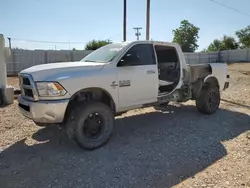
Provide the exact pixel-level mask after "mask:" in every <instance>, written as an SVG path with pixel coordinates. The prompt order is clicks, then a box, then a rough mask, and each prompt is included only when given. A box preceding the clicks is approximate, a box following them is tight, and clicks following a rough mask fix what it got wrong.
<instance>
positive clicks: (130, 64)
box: [117, 44, 158, 110]
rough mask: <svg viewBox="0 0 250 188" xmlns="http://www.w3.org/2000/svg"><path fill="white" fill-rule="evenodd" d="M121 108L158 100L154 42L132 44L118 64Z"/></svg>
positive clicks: (125, 108)
mask: <svg viewBox="0 0 250 188" xmlns="http://www.w3.org/2000/svg"><path fill="white" fill-rule="evenodd" d="M117 76H118V85H119V89H118V93H119V107H120V109H124V110H127V109H130V108H133V107H137V106H140V105H143V104H148V103H152V102H156V101H157V96H158V69H157V64H156V60H155V54H154V49H153V45H152V44H136V45H134V46H132V47H131V48H130V49H129V50H128V51H127V52H126V53H125V55H124V56H123V57H122V58H121V60H120V61H119V62H118V64H117Z"/></svg>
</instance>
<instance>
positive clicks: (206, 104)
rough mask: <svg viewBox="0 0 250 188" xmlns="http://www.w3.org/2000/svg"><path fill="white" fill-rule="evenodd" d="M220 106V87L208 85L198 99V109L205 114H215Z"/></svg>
mask: <svg viewBox="0 0 250 188" xmlns="http://www.w3.org/2000/svg"><path fill="white" fill-rule="evenodd" d="M219 106H220V91H219V87H218V86H213V85H209V84H206V85H205V86H204V87H203V88H202V90H201V94H200V96H199V98H198V99H196V107H197V109H198V111H199V112H201V113H203V114H213V113H215V112H216V111H217V109H218V108H219Z"/></svg>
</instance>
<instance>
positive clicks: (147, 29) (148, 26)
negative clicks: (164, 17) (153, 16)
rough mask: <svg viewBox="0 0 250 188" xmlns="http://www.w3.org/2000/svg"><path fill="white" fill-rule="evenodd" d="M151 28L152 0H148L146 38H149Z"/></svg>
mask: <svg viewBox="0 0 250 188" xmlns="http://www.w3.org/2000/svg"><path fill="white" fill-rule="evenodd" d="M149 30H150V0H147V13H146V40H149Z"/></svg>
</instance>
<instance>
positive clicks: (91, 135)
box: [66, 102, 114, 150]
mask: <svg viewBox="0 0 250 188" xmlns="http://www.w3.org/2000/svg"><path fill="white" fill-rule="evenodd" d="M113 128H114V115H113V112H112V110H111V109H110V108H109V107H108V106H107V105H105V104H103V103H100V102H90V103H87V104H83V105H81V106H79V107H78V108H77V109H76V110H74V111H73V112H72V113H71V115H70V117H69V122H68V123H67V125H66V129H67V133H68V135H69V137H70V138H72V139H74V140H75V141H76V142H77V143H78V144H79V145H80V146H81V147H82V148H84V149H87V150H93V149H97V148H99V147H101V146H103V145H104V144H106V143H107V142H108V140H109V139H110V137H111V135H112V132H113Z"/></svg>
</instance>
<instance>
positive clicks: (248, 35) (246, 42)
mask: <svg viewBox="0 0 250 188" xmlns="http://www.w3.org/2000/svg"><path fill="white" fill-rule="evenodd" d="M235 35H236V36H237V37H238V39H239V42H240V47H241V48H250V25H249V26H247V27H246V28H243V29H241V30H238V31H236V32H235Z"/></svg>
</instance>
